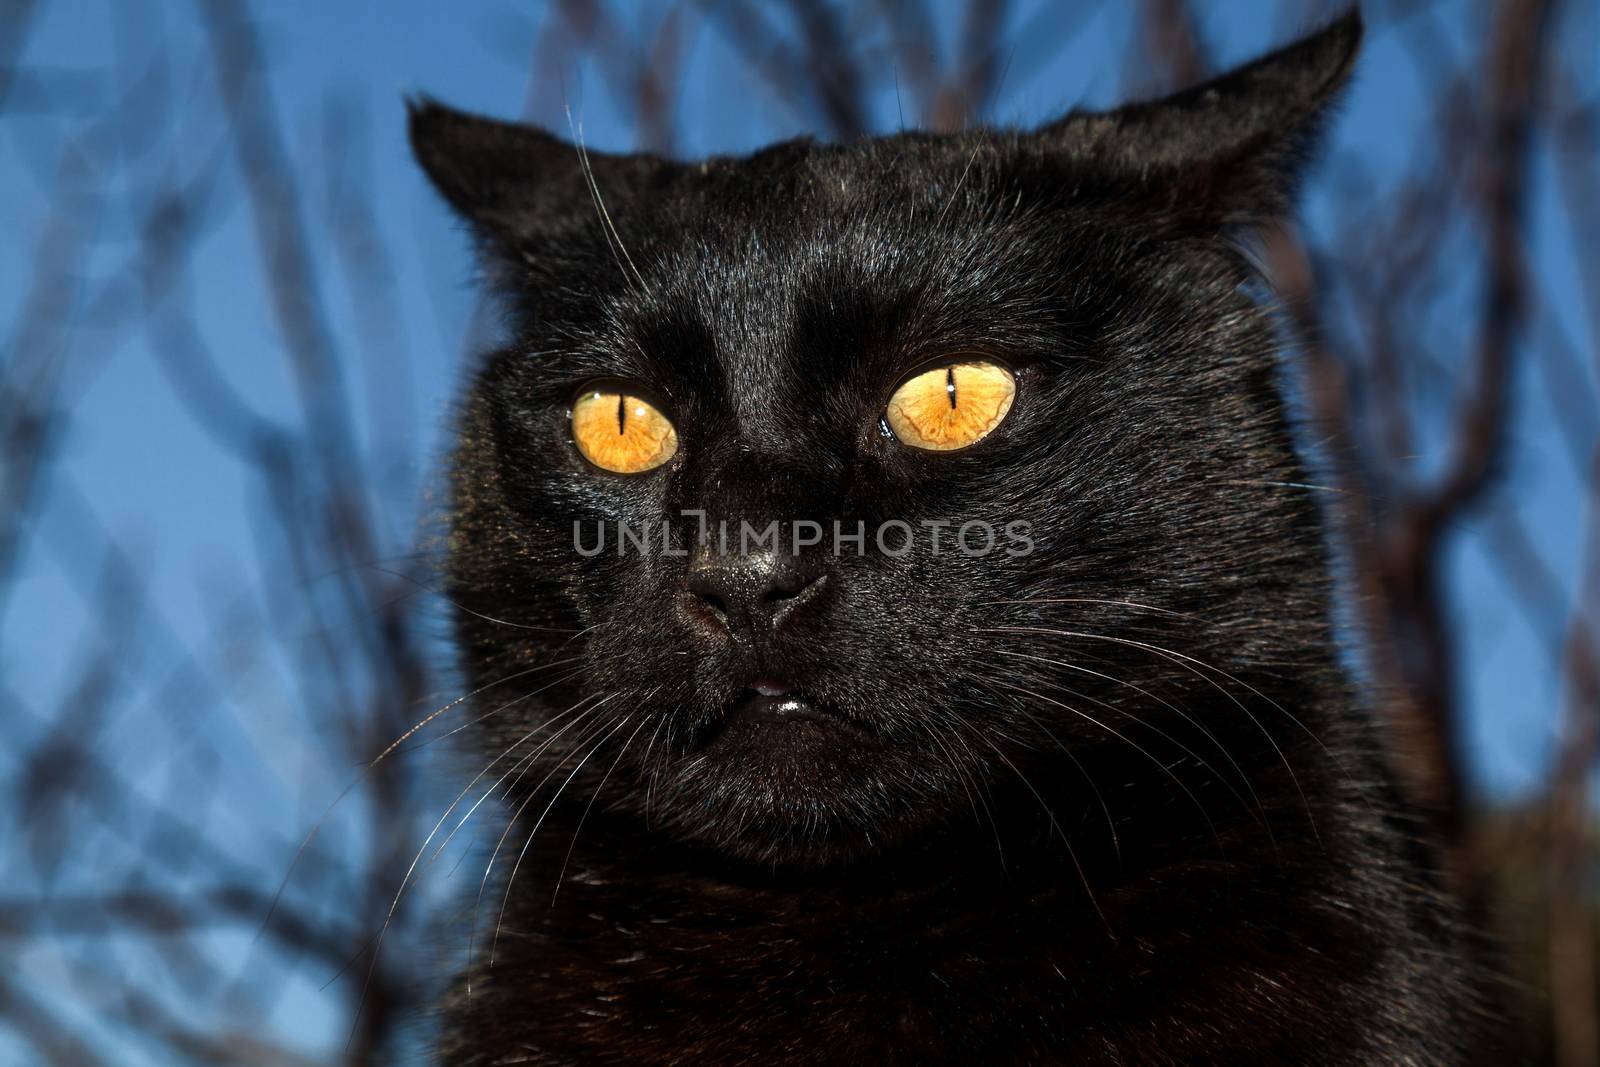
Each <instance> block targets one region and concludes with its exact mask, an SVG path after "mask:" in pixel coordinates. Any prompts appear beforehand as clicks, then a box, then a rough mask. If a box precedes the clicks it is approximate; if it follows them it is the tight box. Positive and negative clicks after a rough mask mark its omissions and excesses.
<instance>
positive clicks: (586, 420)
mask: <svg viewBox="0 0 1600 1067" xmlns="http://www.w3.org/2000/svg"><path fill="white" fill-rule="evenodd" d="M571 419H572V440H573V443H575V444H576V445H577V446H578V451H579V452H581V453H582V454H583V458H584V459H586V460H588V461H589V462H590V463H593V464H594V465H595V466H596V467H599V468H601V469H603V470H608V471H612V472H614V473H616V474H640V473H642V472H644V471H648V470H654V469H655V468H657V467H659V466H661V465H662V464H663V463H665V462H667V460H669V459H671V458H672V457H673V456H674V455H676V454H677V451H678V430H677V428H676V427H675V426H673V425H672V420H671V419H669V418H667V417H666V415H664V414H662V412H661V409H660V408H658V407H656V406H655V405H654V404H652V403H651V402H650V401H648V400H646V399H645V398H644V397H642V396H639V395H637V394H636V393H633V392H631V391H629V389H628V388H627V386H626V385H624V384H610V383H608V384H605V385H598V386H591V387H589V388H587V389H585V390H584V391H583V392H582V393H580V394H579V395H578V398H577V399H576V400H574V401H573V402H572V412H571Z"/></svg>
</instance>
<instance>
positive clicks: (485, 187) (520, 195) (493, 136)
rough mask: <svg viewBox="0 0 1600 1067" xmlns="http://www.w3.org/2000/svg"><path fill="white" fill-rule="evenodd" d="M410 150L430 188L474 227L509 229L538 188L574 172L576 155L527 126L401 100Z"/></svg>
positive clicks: (431, 103)
mask: <svg viewBox="0 0 1600 1067" xmlns="http://www.w3.org/2000/svg"><path fill="white" fill-rule="evenodd" d="M406 112H407V115H408V120H409V121H408V123H407V126H408V132H409V134H410V138H411V151H412V154H413V155H415V156H416V158H417V162H418V163H419V164H421V165H422V169H423V170H424V171H425V172H426V173H427V175H428V178H429V180H430V181H432V182H433V187H434V188H435V189H437V190H438V191H439V193H440V195H441V196H443V197H444V198H445V200H447V201H449V203H450V205H451V206H452V207H454V208H455V209H456V211H457V212H459V213H460V214H461V216H462V217H463V218H465V219H466V220H467V221H469V222H471V223H473V224H474V225H475V226H477V227H483V228H494V227H496V226H500V225H507V224H509V223H510V222H511V221H512V219H513V217H514V216H515V215H516V214H517V213H518V212H519V211H521V210H523V209H525V208H526V207H527V206H528V204H529V203H530V202H531V201H532V200H533V199H534V193H535V190H537V189H538V187H539V186H540V185H541V184H545V183H548V182H551V181H558V182H559V181H560V179H561V177H562V174H561V172H562V171H565V170H576V169H577V167H578V159H577V154H576V151H575V150H574V149H573V148H571V147H569V146H568V145H565V144H563V143H562V142H560V141H558V140H557V139H556V138H554V137H552V136H550V135H549V134H548V133H545V132H544V131H543V130H540V129H537V128H535V127H533V126H526V125H522V124H519V123H513V122H500V121H497V120H495V119H488V118H482V117H479V116H477V115H469V114H467V113H466V112H464V111H457V110H456V109H454V108H451V107H446V106H445V105H444V104H441V103H439V102H438V101H436V100H433V99H430V98H428V97H425V96H423V97H417V98H414V99H410V100H407V101H406Z"/></svg>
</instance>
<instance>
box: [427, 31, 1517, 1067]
mask: <svg viewBox="0 0 1600 1067" xmlns="http://www.w3.org/2000/svg"><path fill="white" fill-rule="evenodd" d="M1360 35H1361V27H1360V21H1359V19H1358V17H1357V16H1355V15H1350V16H1348V17H1346V18H1344V19H1342V20H1341V21H1339V22H1337V23H1335V24H1334V25H1332V26H1331V27H1329V28H1328V29H1326V30H1324V31H1323V32H1321V33H1318V34H1316V35H1314V36H1312V37H1309V38H1307V39H1306V40H1304V41H1302V42H1300V43H1297V44H1295V45H1293V46H1291V47H1289V48H1286V49H1284V50H1282V51H1279V52H1277V53H1274V54H1272V55H1270V56H1268V57H1266V58H1264V59H1262V60H1259V61H1257V62H1255V63H1252V64H1250V65H1249V66H1246V67H1243V68H1241V69H1239V70H1236V71H1234V72H1232V73H1229V74H1227V75H1225V76H1223V77H1221V78H1219V79H1217V80H1215V81H1213V82H1211V83H1209V84H1206V85H1202V86H1200V87H1198V88H1194V89H1191V90H1189V91H1187V92H1183V93H1180V94H1178V95H1176V96H1173V97H1170V98H1168V99H1165V100H1161V101H1158V102H1154V103H1147V104H1137V105H1133V106H1129V107H1124V108H1121V109H1118V110H1115V111H1110V112H1104V113H1086V112H1074V113H1072V114H1069V115H1067V116H1066V117H1065V118H1063V119H1061V120H1059V121H1056V122H1053V123H1050V124H1049V125H1046V126H1044V127H1042V128H1041V129H1038V130H1035V131H1032V132H1022V131H1013V130H996V129H982V128H980V129H973V130H968V131H965V132H962V133H957V134H951V135H948V136H935V135H931V134H923V133H901V134H897V135H895V136H890V137H883V138H878V139H873V140H868V141H863V142H860V143H856V144H848V145H828V144H818V143H815V142H813V141H810V140H799V141H792V142H788V143H784V144H778V145H774V146H772V147H770V148H767V149H765V150H763V151H760V152H757V153H755V154H754V155H751V156H749V157H746V158H739V159H733V158H713V159H708V160H705V161H703V162H696V163H675V162H671V161H668V160H663V159H658V158H654V157H650V156H616V155H602V154H600V153H596V152H588V153H585V152H583V151H582V150H581V149H580V148H575V147H573V146H572V145H569V144H567V143H564V142H562V141H561V140H558V139H556V138H553V137H551V136H550V135H548V134H546V133H543V132H541V131H539V130H536V129H532V128H529V127H526V126H520V125H512V124H507V123H501V122H495V121H490V120H487V119H482V118H476V117H472V116H468V115H464V114H461V113H458V112H455V111H451V110H449V109H447V108H445V107H442V106H440V105H438V104H434V103H427V102H424V103H421V104H418V105H417V106H415V107H414V109H413V111H412V115H411V138H412V143H413V145H414V147H415V150H416V154H417V157H418V159H419V160H420V161H421V163H422V165H423V167H424V168H425V169H426V170H427V172H428V174H429V176H430V177H431V178H432V180H433V182H434V183H435V184H436V186H437V187H438V189H439V190H440V191H441V192H442V193H443V195H444V196H445V198H446V199H448V200H449V202H450V203H451V204H452V205H453V206H454V207H455V209H456V210H457V211H459V212H460V213H461V214H462V215H463V216H464V217H465V219H466V220H467V222H468V223H469V224H470V226H471V229H472V231H473V233H474V235H475V236H476V238H477V240H478V242H479V246H480V249H481V253H482V262H483V265H484V267H485V269H486V273H487V275H488V277H489V280H490V281H491V283H492V285H493V286H494V288H495V290H496V292H497V293H498V295H499V296H500V297H502V298H503V300H504V302H505V304H506V306H507V308H508V310H509V323H510V337H511V338H512V340H511V341H510V343H509V344H507V345H506V346H505V347H504V348H502V349H500V350H499V351H496V352H493V353H491V354H489V356H488V357H487V359H486V360H485V362H484V363H483V366H482V368H481V370H479V371H478V373H477V375H476V377H475V379H474V381H473V383H472V386H471V389H470V392H469V393H468V396H467V399H466V403H465V408H464V411H463V414H462V418H461V430H460V443H459V448H458V450H457V453H456V458H455V466H454V472H453V477H454V505H453V511H452V516H451V523H452V526H451V535H450V540H449V586H450V596H451V598H452V600H453V601H454V602H455V604H456V605H457V607H458V610H457V613H456V620H455V621H456V629H457V634H458V638H459V645H460V653H461V657H462V663H463V665H464V668H465V671H466V674H467V676H468V679H469V681H470V682H471V684H472V686H473V687H474V688H478V687H481V692H480V694H479V695H478V696H477V698H476V700H475V710H474V711H473V712H472V713H471V714H472V715H473V716H474V717H482V722H481V724H480V725H479V726H477V727H476V728H475V729H476V730H477V736H478V738H479V741H480V746H481V751H482V753H483V761H484V763H485V764H487V766H488V770H487V771H486V772H485V774H484V775H483V776H482V777H481V778H480V779H478V780H477V782H476V783H475V785H474V786H473V788H472V791H469V792H468V793H467V794H466V799H465V801H463V804H464V805H465V804H469V803H471V802H472V800H473V799H474V797H475V796H476V795H481V794H482V793H486V792H489V791H490V789H491V787H495V788H496V795H499V794H500V793H503V794H505V795H506V797H507V808H506V810H507V814H508V816H510V815H512V814H514V815H515V821H514V822H513V823H512V824H511V826H510V827H509V828H508V830H507V832H506V834H505V835H504V837H502V838H501V839H500V847H499V849H498V851H497V855H496V856H495V859H494V864H493V869H494V871H495V877H494V879H493V880H491V881H490V882H489V887H488V889H487V890H486V891H485V892H484V893H483V895H482V898H481V900H480V901H479V906H478V908H477V909H476V911H477V918H476V920H475V925H474V929H473V930H472V936H473V938H474V942H473V943H474V946H475V948H474V955H473V960H472V962H471V963H470V964H469V965H468V967H467V970H466V973H464V974H463V975H462V976H461V978H460V979H459V981H458V983H457V984H456V986H455V987H454V989H453V991H452V992H451V993H450V995H449V996H448V997H447V999H446V1002H445V1004H444V1006H443V1011H444V1013H445V1019H444V1037H443V1040H442V1045H441V1049H440V1053H439V1054H440V1056H441V1058H442V1060H443V1061H445V1062H448V1063H451V1064H509V1063H579V1062H581V1063H619V1064H620V1063H664V1062H685V1063H688V1062H694V1063H740V1062H760V1063H881V1062H897V1063H931V1062H952V1063H955V1062H960V1063H974V1062H983V1063H1013V1062H1029V1063H1067V1064H1272V1065H1285V1064H1327V1065H1338V1067H1349V1065H1353V1064H1384V1065H1392V1064H1419V1065H1420V1064H1460V1063H1463V1062H1466V1061H1468V1060H1469V1058H1471V1057H1472V1056H1473V1055H1474V1054H1482V1053H1483V1052H1484V1051H1485V1050H1484V1046H1483V1044H1482V1042H1483V1040H1484V1039H1483V1037H1482V1036H1481V1035H1482V1034H1483V1033H1484V1032H1485V1027H1484V1026H1483V1025H1481V1019H1482V1016H1483V1014H1484V1012H1483V1011H1482V1010H1481V1008H1480V1004H1481V1000H1480V997H1479V995H1478V993H1477V989H1478V983H1477V980H1476V978H1475V971H1474V969H1473V967H1472V965H1471V963H1470V957H1471V953H1470V952H1469V951H1468V949H1467V947H1466V946H1467V945H1468V943H1469V938H1468V937H1467V935H1466V934H1465V933H1464V932H1463V930H1462V929H1461V924H1460V921H1459V919H1458V918H1457V909H1456V907H1455V905H1454V904H1453V902H1452V901H1451V900H1450V899H1449V896H1448V894H1447V893H1445V892H1444V891H1443V889H1442V888H1441V880H1440V877H1439V875H1438V873H1437V871H1436V864H1435V856H1434V853H1433V850H1432V847H1431V845H1430V844H1429V842H1428V841H1427V840H1426V839H1425V831H1424V829H1423V828H1424V825H1425V824H1424V821H1423V820H1421V819H1420V818H1415V817H1412V816H1410V815H1408V814H1407V813H1406V811H1405V810H1404V809H1403V807H1402V806H1401V805H1400V803H1399V802H1398V800H1397V797H1396V793H1395V790H1394V788H1393V786H1392V784H1391V781H1390V778H1389V776H1388V774H1387V772H1386V770H1385V767H1384V763H1383V760H1382V756H1381V754H1380V752H1379V751H1378V750H1377V749H1376V747H1375V741H1374V736H1373V729H1372V727H1371V724H1370V721H1369V716H1368V713H1367V712H1366V711H1365V710H1364V709H1363V706H1362V700H1361V697H1360V695H1359V694H1358V693H1357V691H1356V690H1355V689H1354V688H1353V686H1352V684H1351V682H1350V681H1349V679H1348V678H1347V677H1346V675H1345V673H1344V671H1343V670H1342V669H1341V667H1340V664H1339V656H1338V654H1337V651H1336V647H1335V637H1334V629H1333V623H1332V621H1331V607H1330V597H1331V592H1330V586H1331V579H1330V571H1329V565H1328V559H1327V551H1326V549H1325V547H1324V541H1323V534H1322V529H1321V523H1320V518H1319V514H1318V508H1317V505H1316V501H1315V500H1314V496H1313V494H1312V493H1311V492H1309V491H1308V489H1307V487H1306V485H1305V484H1304V483H1306V482H1307V481H1308V478H1307V476H1306V474H1305V473H1304V468H1303V465H1302V463H1301V461H1300V460H1299V459H1298V458H1297V457H1296V454H1295V449H1294V447H1293V444H1292V439H1291V431H1290V426H1289V423H1288V420H1287V418H1286V414H1285V404H1284V401H1283V399H1282V397H1281V395H1280V390H1279V384H1280V383H1279V380H1278V379H1279V375H1280V365H1279V361H1278V359H1277V355H1276V354H1277V351H1278V348H1279V341H1278V338H1277V337H1276V335H1275V332H1274V328H1273V324H1272V321H1271V319H1270V316H1269V314H1268V313H1267V312H1266V311H1265V310H1264V309H1263V308H1262V307H1261V306H1259V303H1258V301H1257V300H1256V299H1254V297H1253V296H1252V294H1253V293H1256V292H1257V290H1258V288H1259V286H1258V285H1257V279H1256V277H1255V274H1254V272H1253V271H1252V268H1251V266H1250V263H1249V261H1248V259H1247V258H1246V256H1245V255H1243V254H1242V253H1241V251H1240V250H1239V245H1238V243H1237V242H1238V239H1239V238H1240V236H1241V235H1247V234H1248V233H1249V232H1250V231H1251V230H1252V228H1254V227H1259V226H1262V225H1267V224H1271V223H1272V222H1273V221H1274V220H1276V219H1278V218H1279V217H1280V216H1281V215H1282V214H1284V213H1285V212H1286V211H1287V210H1288V209H1289V207H1290V205H1291V202H1292V197H1293V193H1294V188H1295V184H1296V175H1297V172H1298V171H1299V169H1300V167H1301V165H1302V163H1303V162H1304V159H1305V157H1306V155H1307V152H1308V150H1309V148H1310V146H1311V144H1312V142H1313V141H1314V140H1315V136H1316V133H1317V131H1318V128H1319V127H1320V126H1321V125H1322V123H1323V120H1324V116H1325V114H1326V112H1327V110H1328V107H1329V104H1330V102H1331V101H1332V99H1333V98H1334V96H1335V95H1336V94H1337V92H1338V90H1339V88H1340V87H1341V85H1342V84H1343V83H1344V81H1345V80H1346V76H1347V74H1348V72H1349V70H1350V67H1351V64H1352V62H1353V58H1354V56H1355V53H1356V50H1357V46H1358V43H1359V39H1360ZM773 523H777V524H778V525H777V526H775V527H774V526H772V525H771V524H773ZM619 535H620V536H619ZM797 544H798V548H797ZM490 761H493V762H490ZM525 842H529V843H528V844H526V845H525ZM513 871H514V872H515V877H514V878H513Z"/></svg>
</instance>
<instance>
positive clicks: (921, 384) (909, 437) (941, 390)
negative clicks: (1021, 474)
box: [883, 360, 1017, 452]
mask: <svg viewBox="0 0 1600 1067" xmlns="http://www.w3.org/2000/svg"><path fill="white" fill-rule="evenodd" d="M1016 396H1017V379H1016V377H1015V376H1014V375H1013V374H1012V373H1011V372H1010V371H1009V370H1007V369H1006V368H1005V367H1002V366H1001V365H1000V364H998V363H992V362H990V361H988V360H967V361H963V362H956V363H948V364H945V365H943V366H940V367H935V368H934V369H932V370H927V371H923V372H922V373H920V374H915V375H913V376H911V377H910V378H907V379H906V380H905V381H904V382H902V383H901V384H900V388H898V389H896V390H895V391H894V395H893V396H891V397H890V398H889V406H888V408H887V410H885V411H884V413H883V419H884V422H886V423H887V424H888V426H889V429H890V430H891V431H893V433H894V435H895V437H896V438H898V439H899V440H900V441H901V442H902V443H903V444H907V445H910V446H911V447H912V448H922V449H927V450H930V451H934V452H950V451H954V450H955V449H958V448H966V447H967V446H969V445H975V444H977V443H978V442H979V441H981V440H983V439H984V438H985V437H988V436H989V435H990V434H991V433H993V432H994V429H995V427H997V426H999V425H1000V423H1001V422H1003V421H1005V417H1006V415H1007V414H1009V413H1010V411H1011V402H1012V401H1013V400H1015V399H1016Z"/></svg>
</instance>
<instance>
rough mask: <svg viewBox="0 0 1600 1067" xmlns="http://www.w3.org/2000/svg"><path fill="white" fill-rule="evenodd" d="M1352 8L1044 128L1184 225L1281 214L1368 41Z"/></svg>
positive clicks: (1061, 145) (1049, 140)
mask: <svg viewBox="0 0 1600 1067" xmlns="http://www.w3.org/2000/svg"><path fill="white" fill-rule="evenodd" d="M1361 36H1362V26H1361V14H1360V11H1359V10H1358V9H1352V10H1351V11H1350V12H1349V13H1348V14H1346V15H1345V16H1344V17H1342V18H1339V19H1336V20H1335V21H1334V22H1332V23H1330V24H1329V25H1328V26H1326V27H1325V28H1323V29H1322V30H1320V31H1319V32H1317V33H1313V34H1311V35H1310V36H1308V37H1305V38H1302V39H1301V40H1299V41H1296V42H1294V43H1293V44H1290V45H1288V46H1287V47H1284V48H1280V49H1279V50H1277V51H1276V52H1273V53H1271V54H1269V55H1266V56H1263V57H1261V58H1260V59H1257V60H1256V61H1255V62H1253V63H1248V64H1246V65H1244V66H1242V67H1239V68H1236V69H1234V70H1232V71H1228V72H1226V73H1224V74H1222V75H1220V76H1219V77H1217V78H1214V79H1212V80H1211V81H1209V82H1206V83H1205V84H1203V85H1197V86H1194V87H1193V88H1190V89H1187V90H1184V91H1182V92H1179V93H1175V94H1173V95H1172V96H1168V97H1166V98H1164V99H1160V100H1153V101H1148V102H1145V103H1139V104H1131V105H1128V106H1125V107H1121V108H1117V109H1115V110H1113V111H1104V112H1076V113H1073V114H1069V115H1068V116H1066V117H1065V118H1063V119H1061V120H1059V121H1057V122H1054V123H1051V124H1050V125H1047V126H1045V127H1043V128H1042V129H1040V130H1039V131H1038V134H1037V135H1036V136H1038V137H1039V138H1041V139H1042V141H1043V143H1044V144H1045V145H1046V146H1047V148H1049V149H1050V150H1052V151H1056V152H1061V153H1064V154H1069V155H1072V156H1076V157H1078V158H1081V159H1086V160H1092V161H1094V162H1096V163H1097V164H1098V165H1100V166H1102V167H1105V168H1107V169H1108V170H1109V171H1110V172H1112V173H1114V174H1117V175H1119V176H1120V178H1121V179H1122V181H1121V187H1122V188H1126V189H1129V190H1142V191H1143V194H1144V202H1145V204H1146V206H1147V207H1152V208H1154V209H1155V210H1157V211H1159V212H1160V213H1161V215H1163V216H1164V217H1166V218H1168V219H1170V220H1171V221H1172V222H1174V223H1177V224H1180V225H1199V226H1218V225H1220V226H1228V225H1244V226H1249V225H1253V224H1259V223H1264V222H1269V221H1272V220H1273V219H1275V218H1277V217H1280V216H1281V215H1282V214H1283V213H1284V212H1285V211H1286V210H1287V209H1288V207H1289V206H1290V204H1291V203H1292V201H1293V198H1294V194H1295V190H1296V187H1297V186H1298V183H1299V178H1300V172H1301V170H1302V169H1303V167H1304V164H1305V162H1306V159H1307V157H1308V156H1309V155H1310V153H1311V151H1312V149H1313V148H1314V147H1315V145H1316V143H1317V140H1318V135H1319V134H1320V132H1321V130H1322V128H1323V127H1324V126H1325V125H1326V121H1327V116H1328V113H1329V110H1330V108H1331V107H1332V105H1333V103H1334V101H1335V100H1336V99H1337V97H1338V96H1339V94H1340V91H1341V90H1342V89H1343V87H1344V85H1345V83H1346V82H1347V81H1348V80H1349V77H1350V70H1351V67H1352V65H1353V64H1354V62H1355V57H1356V53H1357V51H1358V50H1359V49H1360V47H1361Z"/></svg>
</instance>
